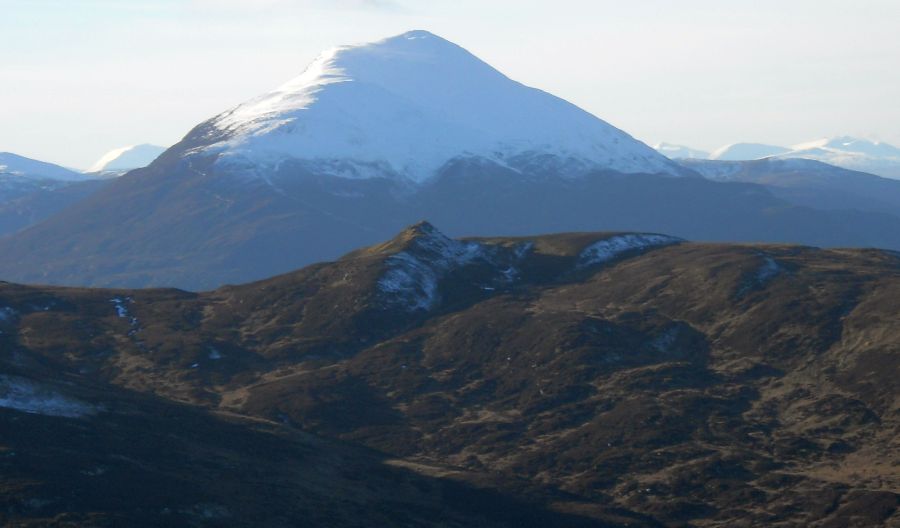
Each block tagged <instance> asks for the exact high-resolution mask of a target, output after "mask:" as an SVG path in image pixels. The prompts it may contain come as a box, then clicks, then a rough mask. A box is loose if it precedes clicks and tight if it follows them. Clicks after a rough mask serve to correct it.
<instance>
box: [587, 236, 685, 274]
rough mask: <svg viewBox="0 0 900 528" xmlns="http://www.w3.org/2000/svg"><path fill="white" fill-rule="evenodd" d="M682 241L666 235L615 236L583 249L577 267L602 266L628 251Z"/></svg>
mask: <svg viewBox="0 0 900 528" xmlns="http://www.w3.org/2000/svg"><path fill="white" fill-rule="evenodd" d="M683 241H684V240H682V239H680V238H677V237H673V236H668V235H654V234H643V233H630V234H626V235H616V236H612V237H610V238H607V239H605V240H601V241H599V242H595V243H593V244H591V245H590V246H588V247H587V248H585V249H584V250H583V251H582V252H581V254H580V255H579V256H578V267H580V268H583V267H587V266H593V265H595V264H602V263H604V262H608V261H610V260H613V259H615V258H617V257H619V256H621V255H622V254H624V253H627V252H630V251H636V250H641V249H648V248H652V247H661V246H668V245H672V244H678V243H680V242H683Z"/></svg>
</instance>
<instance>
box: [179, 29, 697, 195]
mask: <svg viewBox="0 0 900 528" xmlns="http://www.w3.org/2000/svg"><path fill="white" fill-rule="evenodd" d="M185 144H187V145H190V146H192V147H193V148H191V149H190V150H188V152H186V154H188V155H196V154H201V155H202V154H218V155H219V158H218V164H219V165H225V166H229V167H232V168H250V169H252V170H247V171H245V172H248V173H250V172H259V171H260V170H261V169H262V170H264V169H266V168H271V167H276V166H278V164H280V163H281V162H283V161H285V160H304V161H305V162H307V163H309V162H312V163H313V165H314V167H315V169H316V170H317V172H321V173H330V174H333V175H337V176H343V177H350V178H360V177H363V178H366V177H371V176H388V177H391V178H393V179H399V180H405V181H411V182H416V183H421V182H423V181H426V180H428V179H430V178H433V177H434V176H435V175H436V174H437V172H438V171H439V169H441V168H442V167H443V166H444V165H445V164H446V163H447V162H449V161H451V160H453V159H456V158H470V157H475V158H487V159H489V160H492V161H495V162H497V163H500V164H504V165H509V166H512V167H514V168H516V167H521V166H522V165H527V164H530V163H532V162H533V160H534V159H536V158H538V159H541V160H542V162H543V163H545V164H548V163H549V164H550V165H553V166H558V167H565V168H566V175H573V173H578V172H587V171H591V170H598V169H599V170H612V171H618V172H622V173H652V174H669V175H682V174H684V170H683V169H682V168H681V167H679V166H678V165H676V164H674V163H672V162H671V161H670V160H668V159H666V158H665V157H663V156H661V155H659V154H658V153H657V152H655V151H654V150H653V149H651V148H650V147H648V146H647V145H644V144H643V143H641V142H639V141H637V140H635V139H633V138H632V137H631V136H629V135H628V134H626V133H625V132H622V131H621V130H619V129H617V128H615V127H613V126H611V125H609V124H607V123H605V122H604V121H602V120H600V119H598V118H597V117H595V116H593V115H591V114H589V113H588V112H585V111H584V110H582V109H580V108H578V107H576V106H575V105H572V104H571V103H568V102H566V101H564V100H562V99H559V98H557V97H554V96H552V95H550V94H547V93H546V92H543V91H540V90H537V89H534V88H529V87H526V86H524V85H522V84H520V83H517V82H515V81H512V80H510V79H509V78H507V77H506V76H504V75H503V74H502V73H500V72H499V71H497V70H495V69H494V68H492V67H491V66H489V65H488V64H486V63H484V62H482V61H481V60H479V59H478V58H477V57H475V56H474V55H472V54H471V53H469V52H468V51H466V50H464V49H463V48H461V47H459V46H457V45H455V44H453V43H451V42H448V41H446V40H444V39H442V38H440V37H438V36H436V35H433V34H431V33H428V32H426V31H412V32H409V33H405V34H402V35H399V36H396V37H392V38H388V39H385V40H381V41H378V42H374V43H371V44H364V45H357V46H344V47H339V48H335V49H333V50H330V51H328V52H326V53H324V54H322V55H321V56H320V57H319V58H318V59H317V60H316V61H315V62H313V63H312V64H311V65H310V66H309V67H308V68H307V70H306V71H305V72H304V73H303V74H302V75H300V76H299V77H297V78H295V79H293V80H291V81H289V82H288V83H286V84H284V85H283V86H281V87H280V88H278V89H277V90H275V91H273V92H271V93H269V94H266V95H263V96H262V97H259V98H256V99H254V100H252V101H249V102H247V103H244V104H242V105H240V106H238V107H236V108H234V109H232V110H230V111H228V112H225V113H223V114H220V115H219V116H216V117H215V118H213V119H212V120H210V121H208V122H207V123H205V124H203V125H201V126H200V127H198V128H197V129H195V133H194V135H193V136H189V137H188V138H186V141H185ZM574 175H577V174H574Z"/></svg>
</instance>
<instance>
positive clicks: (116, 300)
mask: <svg viewBox="0 0 900 528" xmlns="http://www.w3.org/2000/svg"><path fill="white" fill-rule="evenodd" d="M109 302H111V303H112V304H113V306H114V307H115V309H116V315H118V316H119V317H120V318H122V319H128V324H130V325H131V331H130V332H128V335H130V336H133V335H134V334H136V333H138V332H139V331H140V321H138V318H137V317H134V316H133V315H131V313H130V312H129V311H128V305H129V304H131V303H133V302H134V299H132V298H131V297H113V298H112V299H110V300H109Z"/></svg>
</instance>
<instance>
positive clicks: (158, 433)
mask: <svg viewBox="0 0 900 528" xmlns="http://www.w3.org/2000/svg"><path fill="white" fill-rule="evenodd" d="M898 311H900V258H898V257H897V256H896V255H894V254H892V253H889V252H884V251H876V250H820V249H815V248H808V247H798V246H786V245H780V246H776V245H724V244H697V243H690V242H684V241H682V240H680V239H676V238H672V237H667V236H664V235H656V234H636V233H576V234H561V235H547V236H539V237H521V238H484V239H469V240H454V239H450V238H447V237H445V236H444V235H443V234H441V233H440V231H438V230H437V229H435V228H434V226H432V225H430V224H427V223H422V224H417V225H416V226H413V227H410V228H408V229H407V230H405V231H404V232H402V233H401V234H400V235H398V236H397V237H395V238H394V239H392V240H390V241H388V242H385V243H383V244H380V245H378V246H373V247H369V248H366V249H361V250H358V251H355V252H353V253H351V254H349V255H347V256H345V257H344V258H342V259H340V260H337V261H335V262H332V263H326V264H318V265H314V266H310V267H307V268H304V269H301V270H299V271H296V272H293V273H289V274H286V275H282V276H278V277H274V278H271V279H268V280H264V281H261V282H256V283H252V284H247V285H243V286H230V287H225V288H221V289H218V290H215V291H211V292H205V293H188V292H183V291H179V290H172V289H168V290H96V289H93V290H92V289H74V288H59V287H32V286H19V285H15V284H8V283H0V421H2V425H0V524H4V525H9V526H122V525H128V526H160V525H176V526H260V525H264V526H296V525H298V524H303V523H307V524H309V525H328V526H373V525H378V526H394V525H401V526H509V527H513V526H535V527H538V526H820V527H843V526H896V525H897V524H898V523H900V514H898V510H897V507H898V498H900V470H898V467H900V456H898V452H900V445H898V435H897V428H898V422H900V411H898V407H897V405H898V404H897V402H898V395H900V381H898V379H897V376H896V373H897V372H898V371H900V359H898V358H900V327H898V325H897V324H896V314H897V313H898Z"/></svg>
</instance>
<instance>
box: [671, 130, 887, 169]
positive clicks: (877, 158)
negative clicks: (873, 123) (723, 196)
mask: <svg viewBox="0 0 900 528" xmlns="http://www.w3.org/2000/svg"><path fill="white" fill-rule="evenodd" d="M656 150H657V151H659V152H660V153H661V154H664V155H666V156H668V157H669V158H672V159H711V160H719V161H750V160H757V159H763V158H769V157H777V158H782V159H792V158H800V159H811V160H816V161H821V162H824V163H828V164H830V165H835V166H837V167H842V168H845V169H850V170H854V171H860V172H868V173H870V174H875V175H878V176H882V177H885V178H894V179H900V148H897V147H895V146H893V145H889V144H887V143H882V142H878V141H870V140H866V139H860V138H854V137H850V136H842V137H835V138H826V139H820V140H816V141H810V142H807V143H801V144H798V145H794V146H792V147H780V146H776V145H765V144H759V143H735V144H731V145H726V146H724V147H722V148H720V149H717V150H716V151H714V152H712V153H709V154H707V153H705V152H703V151H699V150H694V149H691V148H689V147H685V146H681V145H673V144H669V143H660V144H658V145H657V146H656Z"/></svg>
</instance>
